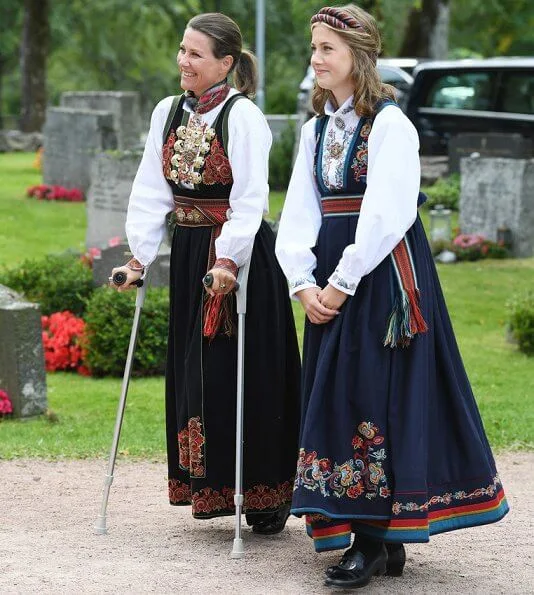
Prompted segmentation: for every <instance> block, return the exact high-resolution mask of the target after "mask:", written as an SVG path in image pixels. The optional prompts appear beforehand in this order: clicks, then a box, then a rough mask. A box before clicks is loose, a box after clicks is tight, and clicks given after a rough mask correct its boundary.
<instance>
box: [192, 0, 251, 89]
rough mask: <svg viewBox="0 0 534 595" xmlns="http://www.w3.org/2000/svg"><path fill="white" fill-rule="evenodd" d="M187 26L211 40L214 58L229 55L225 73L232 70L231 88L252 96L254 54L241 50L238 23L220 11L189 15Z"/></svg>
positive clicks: (241, 42)
mask: <svg viewBox="0 0 534 595" xmlns="http://www.w3.org/2000/svg"><path fill="white" fill-rule="evenodd" d="M187 27H190V28H191V29H194V30H195V31H199V32H200V33H204V35H207V36H208V37H209V38H210V40H211V47H212V51H213V55H214V56H215V57H216V58H218V59H221V58H224V57H225V56H232V58H233V63H232V67H231V68H230V70H229V72H228V74H231V73H233V75H234V83H235V87H236V89H237V90H238V91H241V93H244V94H245V95H248V96H249V97H252V96H253V95H254V94H255V93H256V87H257V85H258V69H257V64H256V57H255V56H254V54H253V53H252V52H249V51H248V50H244V49H243V38H242V36H241V30H240V29H239V25H238V24H237V23H236V22H235V21H234V20H232V19H231V18H230V17H227V16H226V15H225V14H222V13H220V12H206V13H204V14H199V15H197V16H196V17H193V18H192V19H191V20H190V21H189V22H188V23H187Z"/></svg>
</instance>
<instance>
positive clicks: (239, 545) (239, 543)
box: [230, 538, 245, 559]
mask: <svg viewBox="0 0 534 595" xmlns="http://www.w3.org/2000/svg"><path fill="white" fill-rule="evenodd" d="M244 555H245V548H244V547H243V540H242V539H238V538H236V539H234V547H233V549H232V551H231V552H230V558H234V559H239V558H242V557H243V556H244Z"/></svg>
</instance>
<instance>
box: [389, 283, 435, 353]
mask: <svg viewBox="0 0 534 595" xmlns="http://www.w3.org/2000/svg"><path fill="white" fill-rule="evenodd" d="M427 330H428V326H427V324H426V322H425V320H424V318H423V315H422V313H421V309H420V307H419V291H418V290H417V289H415V290H408V291H405V290H404V289H402V290H400V295H398V296H397V297H396V298H395V303H394V304H393V309H392V311H391V314H390V316H389V319H388V325H387V330H386V336H385V337H384V346H385V347H387V346H388V345H389V346H390V347H391V348H394V347H408V345H409V344H410V341H411V340H412V339H413V337H414V335H416V334H417V333H425V332H426V331H427Z"/></svg>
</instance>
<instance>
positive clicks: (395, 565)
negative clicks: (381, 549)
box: [386, 543, 406, 576]
mask: <svg viewBox="0 0 534 595" xmlns="http://www.w3.org/2000/svg"><path fill="white" fill-rule="evenodd" d="M386 550H387V552H388V563H387V564H386V574H387V575H388V576H402V571H403V570H404V565H405V564H406V550H405V549H404V544H402V543H386Z"/></svg>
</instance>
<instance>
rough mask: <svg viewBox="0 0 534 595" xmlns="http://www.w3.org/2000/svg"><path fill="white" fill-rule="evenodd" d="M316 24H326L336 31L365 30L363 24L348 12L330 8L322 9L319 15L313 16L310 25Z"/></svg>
mask: <svg viewBox="0 0 534 595" xmlns="http://www.w3.org/2000/svg"><path fill="white" fill-rule="evenodd" d="M314 23H326V24H327V25H330V26H331V27H334V28H335V29H363V26H362V24H361V23H359V22H358V21H357V19H355V18H354V17H353V16H352V15H350V14H349V13H348V12H345V11H343V10H340V9H339V8H332V7H330V6H325V7H324V8H321V10H320V11H319V12H318V13H317V14H315V15H313V16H312V18H311V21H310V24H311V25H313V24H314Z"/></svg>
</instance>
